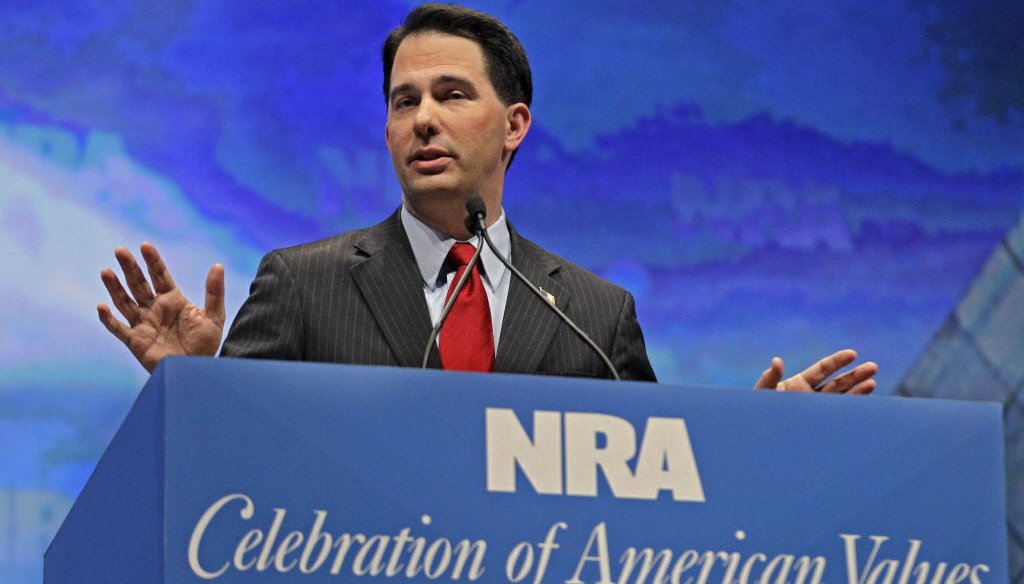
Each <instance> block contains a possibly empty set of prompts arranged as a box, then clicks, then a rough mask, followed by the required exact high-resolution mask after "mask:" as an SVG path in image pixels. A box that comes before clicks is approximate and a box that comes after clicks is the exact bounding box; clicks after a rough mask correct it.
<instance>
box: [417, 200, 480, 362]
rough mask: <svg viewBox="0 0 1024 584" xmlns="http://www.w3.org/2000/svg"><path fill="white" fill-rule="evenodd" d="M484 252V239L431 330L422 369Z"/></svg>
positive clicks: (478, 243) (471, 231)
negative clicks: (442, 326) (461, 291)
mask: <svg viewBox="0 0 1024 584" xmlns="http://www.w3.org/2000/svg"><path fill="white" fill-rule="evenodd" d="M478 199H479V197H478ZM480 204H481V205H482V204H483V201H480ZM484 213H486V211H484ZM466 222H467V223H466V224H467V225H469V223H468V222H469V219H466ZM469 232H470V233H473V230H472V229H470V230H469ZM483 250H484V242H483V238H478V239H477V242H476V251H475V252H473V257H471V258H469V263H467V264H466V269H465V270H464V271H463V272H462V276H461V277H460V278H459V280H458V281H457V282H455V290H453V291H452V292H451V293H450V294H449V295H448V301H447V302H445V303H444V309H443V310H441V318H439V319H437V324H435V325H434V328H432V329H430V338H428V339H427V346H426V347H424V348H423V361H421V362H420V369H426V368H427V361H429V360H430V349H431V347H433V346H434V344H435V343H436V342H437V335H438V334H440V333H441V325H443V324H444V321H445V319H446V318H448V313H449V312H451V311H452V307H453V306H455V300H456V299H457V298H458V297H459V291H460V290H462V288H463V286H465V285H466V282H468V281H469V276H470V275H471V273H472V271H473V268H474V267H476V264H477V262H479V261H480V252H482V251H483Z"/></svg>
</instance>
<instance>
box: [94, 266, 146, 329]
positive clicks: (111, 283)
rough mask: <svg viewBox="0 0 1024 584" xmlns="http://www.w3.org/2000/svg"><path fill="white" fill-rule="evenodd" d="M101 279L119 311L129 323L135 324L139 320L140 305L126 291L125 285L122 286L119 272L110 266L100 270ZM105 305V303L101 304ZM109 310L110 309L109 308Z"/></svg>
mask: <svg viewBox="0 0 1024 584" xmlns="http://www.w3.org/2000/svg"><path fill="white" fill-rule="evenodd" d="M100 280H102V281H103V286H104V287H105V288H106V289H107V293H108V294H110V301H111V302H113V303H114V306H115V307H117V311H118V312H120V313H121V316H123V317H124V318H125V320H127V321H128V324H130V325H134V324H135V323H136V322H138V321H139V307H138V305H137V304H135V301H134V300H132V298H131V296H128V293H127V292H125V290H124V286H121V281H120V280H118V279H117V274H115V273H114V270H111V269H110V268H105V269H103V270H100ZM101 306H105V305H101ZM107 311H108V312H109V311H110V309H109V308H107Z"/></svg>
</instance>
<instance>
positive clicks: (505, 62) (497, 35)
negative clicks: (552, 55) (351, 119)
mask: <svg viewBox="0 0 1024 584" xmlns="http://www.w3.org/2000/svg"><path fill="white" fill-rule="evenodd" d="M427 31H432V32H442V33H445V34H450V35H455V36H460V37H463V38H467V39H469V40H471V41H475V42H476V43H477V44H479V45H480V48H481V49H482V50H483V54H484V66H485V67H486V68H487V76H488V77H490V80H491V85H493V86H494V91H495V92H496V93H497V94H498V98H499V99H500V100H501V101H502V103H504V104H505V105H512V104H514V103H519V102H522V103H525V104H526V105H530V100H532V99H533V80H532V78H531V76H530V63H529V61H528V60H527V59H526V50H525V49H523V45H522V43H520V42H519V39H518V38H516V35H514V34H512V31H510V30H509V29H508V27H507V26H505V25H504V24H502V23H501V21H500V20H498V19H497V18H494V17H493V16H491V15H489V14H484V13H483V12H479V11H477V10H472V9H470V8H464V7H462V6H454V5H451V4H433V3H432V4H422V5H420V6H417V7H416V8H414V9H413V11H412V12H410V13H409V15H408V16H406V17H405V22H403V23H402V25H401V26H399V27H398V28H396V29H394V30H392V31H391V34H389V35H388V38H387V40H385V41H384V47H383V49H382V51H381V52H382V56H383V61H384V101H385V102H387V101H388V91H389V90H390V89H391V68H392V66H394V64H395V53H397V52H398V45H400V44H402V41H403V40H405V37H407V36H409V35H411V34H415V33H419V32H427Z"/></svg>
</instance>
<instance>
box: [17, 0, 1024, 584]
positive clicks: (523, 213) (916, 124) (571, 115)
mask: <svg viewBox="0 0 1024 584" xmlns="http://www.w3.org/2000/svg"><path fill="white" fill-rule="evenodd" d="M634 4H639V5H634ZM811 4H813V5H808V3H806V2H798V1H796V0H781V1H776V2H770V3H765V2H759V1H756V0H735V1H731V2H728V1H727V2H677V1H671V2H669V1H665V2H644V3H642V4H641V3H603V2H593V3H588V2H579V1H560V2H542V1H539V0H506V1H493V2H478V3H473V6H475V7H479V8H481V9H484V10H487V11H490V12H492V13H494V14H495V15H497V16H498V17H500V18H501V19H502V20H504V21H505V22H506V23H507V24H508V25H509V26H510V27H511V28H512V29H513V30H514V31H516V32H517V34H518V35H519V37H520V38H521V39H522V41H523V43H524V45H525V46H526V48H527V51H528V53H529V55H530V58H531V62H532V65H533V71H534V82H535V86H536V92H535V100H534V105H533V108H532V109H533V113H534V126H533V129H532V130H531V132H530V135H529V137H528V139H527V141H526V143H525V144H524V146H523V148H522V150H521V152H520V154H519V156H518V158H517V160H516V163H515V165H514V166H513V168H512V170H511V172H510V174H509V177H508V187H507V189H506V200H505V211H506V212H507V213H508V216H509V217H510V219H511V220H512V221H513V222H514V224H515V225H516V227H517V228H518V229H519V230H520V231H521V232H522V233H524V234H525V235H526V236H528V237H530V238H532V239H534V240H536V241H538V242H539V243H541V244H543V245H545V246H546V247H548V248H550V249H552V250H554V251H555V252H557V253H559V254H561V255H564V256H565V257H567V258H570V259H572V260H573V261H576V262H577V263H580V264H582V265H584V266H586V267H588V268H590V269H592V270H594V271H595V272H597V273H598V274H600V275H602V276H605V277H606V278H608V279H611V280H613V281H615V282H618V283H620V284H622V285H623V286H626V287H627V288H629V289H630V290H632V291H633V293H634V294H635V295H636V298H637V305H638V311H639V317H640V320H641V323H642V324H643V326H644V331H645V334H646V337H647V342H648V347H649V350H650V355H651V359H652V362H653V364H654V366H655V369H656V371H657V373H658V376H659V377H660V378H661V379H663V380H665V381H670V382H674V383H682V384H688V385H721V386H749V385H751V384H752V383H753V381H754V380H755V379H756V377H757V376H758V373H759V372H760V371H761V370H763V369H764V368H765V367H766V366H767V364H768V361H769V359H770V358H771V357H772V356H774V355H781V356H783V357H785V358H786V360H787V363H788V364H789V365H790V367H791V368H794V369H795V368H798V367H803V366H806V365H808V364H809V363H811V362H812V361H813V360H814V359H815V358H817V357H818V356H821V355H823V354H825V353H827V352H830V351H832V350H835V349H839V348H842V347H847V346H849V347H855V348H857V349H858V350H859V351H860V352H861V354H862V355H863V356H864V357H866V358H870V359H873V360H875V361H877V362H878V363H879V365H880V367H881V372H880V374H879V382H880V390H879V391H880V392H883V393H889V392H892V391H894V390H895V388H896V387H897V386H898V385H899V384H900V383H901V381H902V380H903V379H904V377H905V376H906V374H907V372H908V371H909V370H910V369H911V367H912V366H914V365H915V363H917V365H916V367H918V368H920V367H922V366H924V367H925V369H928V368H927V365H928V364H927V363H924V364H923V365H922V364H921V363H920V359H922V358H925V357H922V354H926V355H930V356H931V357H927V358H931V359H948V358H949V356H948V355H945V356H944V355H943V354H942V352H941V351H939V352H935V351H930V352H927V353H925V347H926V346H929V343H930V341H931V339H932V338H933V335H935V334H936V332H937V331H940V326H941V325H943V323H944V322H945V323H948V317H949V316H950V314H951V312H952V311H953V310H954V308H955V307H956V306H957V305H958V304H959V303H960V302H961V300H962V299H963V297H964V295H965V292H966V291H967V290H968V289H969V287H970V286H971V285H972V283H975V282H976V280H978V278H979V275H982V273H981V269H982V265H983V263H984V262H985V260H986V258H989V257H990V256H991V255H992V254H993V253H995V251H998V250H1009V251H1007V252H1005V253H1004V252H1003V251H999V253H1002V254H1003V255H1006V257H1007V258H1008V259H1007V260H1006V261H1005V262H1004V263H1005V265H1006V266H1008V267H1007V268H1006V270H1008V271H1007V272H1006V273H1007V274H1008V275H1006V277H1002V276H1000V278H1001V279H995V280H991V286H992V287H993V288H991V289H992V290H995V291H997V292H998V293H999V294H1000V295H1001V296H1000V298H1010V299H1011V302H1013V299H1014V298H1017V299H1018V300H1016V304H1012V303H1011V304H1010V309H1008V310H1004V311H1003V313H1001V314H1004V316H1002V317H1001V318H1000V320H999V322H1000V324H1001V326H1000V327H997V328H996V332H995V333H991V334H992V335H994V336H993V337H992V338H989V339H987V340H986V341H985V343H980V344H979V346H1009V347H1015V348H1014V349H1012V351H1010V354H1009V355H1008V356H1007V355H1003V358H1004V361H1003V362H1005V363H1008V364H1010V365H1000V363H1001V362H997V361H992V360H989V361H984V360H983V361H984V363H983V365H984V366H986V367H988V368H989V370H987V375H990V376H991V375H996V376H997V377H998V376H999V375H998V374H1000V372H1001V371H1004V370H1005V368H1006V367H1009V368H1010V369H1009V370H1010V371H1011V372H1016V373H1015V375H1017V377H1007V376H1006V375H1003V376H1002V377H1001V379H1003V380H1004V381H1005V383H1006V387H1008V388H1009V389H1008V390H1007V391H1002V392H1000V393H998V394H996V395H993V394H992V391H991V387H990V385H989V383H988V382H987V381H986V380H985V379H986V378H985V377H983V376H979V377H977V378H975V377H972V376H970V375H965V376H964V377H965V378H964V381H963V382H962V383H960V384H958V386H957V391H958V392H959V393H958V395H961V396H962V397H967V398H972V397H982V398H994V399H1000V400H1002V401H1003V402H1004V403H1005V404H1006V405H1007V412H1008V414H1007V425H1008V427H1010V428H1012V429H1014V432H1015V433H1014V436H1017V437H1021V436H1022V435H1024V432H1022V431H1020V427H1021V422H1020V417H1021V412H1024V403H1022V400H1024V398H1022V397H1021V393H1022V392H1021V384H1022V383H1024V378H1021V377H1022V376H1024V372H1021V371H1019V368H1018V369H1012V364H1013V363H1020V362H1024V351H1022V349H1021V344H1020V343H1021V341H1020V338H1021V330H1024V322H1022V321H1024V317H1022V316H1021V314H1024V306H1021V307H1020V309H1018V310H1014V309H1013V307H1014V306H1020V305H1021V304H1024V301H1021V300H1019V299H1020V298H1024V296H1021V295H1019V294H1018V295H1017V296H1013V295H1012V294H1010V295H1008V296H1007V295H1004V294H1003V293H1004V291H1005V290H1007V289H1010V290H1011V291H1012V290H1018V292H1019V291H1020V288H1019V286H1024V280H1022V279H1021V274H1022V273H1024V262H1022V261H1021V248H1022V247H1024V243H1021V241H1024V238H1020V237H1018V238H1017V239H1004V237H1005V236H1006V234H1007V232H1008V231H1009V230H1010V229H1011V228H1012V227H1013V226H1014V225H1015V224H1016V223H1017V222H1018V220H1019V217H1020V215H1021V209H1022V202H1024V194H1022V189H1024V71H1022V67H1024V66H1022V63H1024V49H1022V41H1021V35H1020V31H1021V30H1024V14H1022V13H1024V8H1022V7H1021V5H1020V3H1019V2H1011V1H1009V0H1007V1H981V2H978V1H969V0H958V1H948V0H947V1H944V2H920V1H918V0H893V1H892V2H885V3H881V4H879V5H875V4H867V5H866V4H864V3H863V2H855V1H852V0H829V1H826V2H819V3H811ZM409 7H410V4H408V3H406V2H399V1H397V0H382V1H378V2H372V3H366V4H365V5H360V4H358V3H353V2H341V1H338V2H287V3H285V2H281V3H252V2H221V1H213V0H196V1H193V2H147V1H140V0H118V1H114V2H106V3H96V4H95V5H94V3H85V2H81V3H80V2H64V1H55V0H38V1H36V2H30V3H25V2H4V3H0V226H2V227H0V257H2V259H3V269H2V271H0V299H2V301H0V580H2V581H3V582H9V583H12V584H21V583H27V582H38V581H39V578H40V574H41V565H42V562H41V557H42V552H43V550H44V548H45V546H46V544H47V543H48V541H49V538H50V537H51V536H52V534H53V532H54V531H55V529H56V526H57V525H58V524H59V522H60V520H61V519H62V518H63V515H64V513H65V512H66V510H67V508H68V507H69V505H70V503H71V501H72V500H73V499H74V497H75V496H76V495H77V493H78V491H79V489H80V488H81V486H82V484H83V483H84V481H85V479H86V478H87V476H88V473H89V472H90V471H91V469H92V467H93V466H94V465H95V462H96V460H97V459H98V457H99V455H100V453H101V451H102V449H103V447H104V446H105V445H106V443H107V441H108V440H109V439H110V437H111V436H112V434H113V431H114V430H115V428H116V426H117V424H118V423H119V422H120V420H121V419H122V417H123V416H124V414H125V413H126V412H127V410H128V407H129V405H130V402H131V400H132V399H133V398H134V396H135V395H136V393H137V391H138V389H139V388H140V387H141V386H142V383H143V382H144V380H145V375H144V372H143V371H142V370H141V368H140V367H138V365H136V364H135V363H134V361H133V360H132V359H131V357H130V356H129V355H128V354H127V351H125V350H124V348H123V347H122V346H120V344H119V343H118V342H117V341H116V340H114V339H113V338H111V337H110V336H109V335H108V334H107V333H106V331H105V330H103V328H102V327H101V326H100V324H99V323H98V322H97V320H96V316H95V304H96V303H97V302H100V301H104V300H105V298H104V296H105V294H104V290H103V287H102V286H101V284H100V281H99V277H98V272H99V270H100V268H102V267H105V266H108V265H112V263H113V257H112V253H111V252H112V250H113V248H114V247H115V246H117V245H122V244H123V245H128V246H131V247H133V248H137V246H138V244H139V243H140V242H142V241H152V242H154V243H155V244H157V245H158V246H159V247H160V249H161V250H162V251H163V252H164V253H165V256H166V258H167V261H168V263H169V264H170V266H171V268H172V270H173V273H174V275H175V278H176V280H177V282H178V283H179V284H180V285H181V287H182V288H184V289H185V290H186V291H187V292H188V294H189V295H190V296H191V297H193V298H195V299H200V298H201V296H202V281H203V277H204V275H205V273H206V270H207V269H208V267H209V266H210V264H212V263H213V262H223V263H224V264H225V265H226V267H227V274H228V276H227V289H228V309H229V313H230V314H234V311H235V310H237V307H238V306H239V304H240V303H241V301H242V300H243V299H244V297H245V294H246V291H247V287H248V283H249V281H250V279H251V278H252V276H253V274H254V272H255V268H256V265H257V263H258V261H259V258H260V256H261V255H262V254H263V253H265V252H266V251H268V250H270V249H273V248H276V247H281V246H286V245H292V244H296V243H300V242H304V241H309V240H312V239H316V238H320V237H326V236H329V235H331V234H334V233H337V232H339V231H343V230H346V229H351V228H355V227H361V226H366V225H369V224H372V223H375V222H377V221H379V220H380V219H382V218H383V217H384V216H386V215H387V214H388V213H390V212H391V211H392V210H394V209H395V208H396V207H397V205H398V204H399V200H400V194H399V191H398V189H397V187H396V184H395V181H394V178H393V173H392V169H391V161H390V158H389V157H388V154H387V152H386V150H385V148H384V139H383V126H384V121H385V103H384V99H383V96H382V93H381V87H380V85H381V71H380V63H379V47H380V43H381V41H382V39H383V38H384V36H385V35H386V33H387V31H388V30H389V29H390V28H392V27H393V26H395V25H396V24H397V23H398V22H399V21H400V20H401V18H402V16H403V15H404V14H405V12H406V11H407V10H408V9H409ZM1008 241H1009V242H1011V243H1012V242H1016V243H1015V244H1013V245H1010V244H1007V242H1008ZM1014 245H1016V247H1014ZM1014 250H1016V251H1014ZM1007 254H1008V255H1007ZM1001 273H1002V272H1001ZM986 278H991V276H986ZM1007 278H1009V280H1007ZM980 282H981V283H980V284H976V285H975V286H974V288H972V293H975V292H974V290H976V289H978V287H979V286H980V292H977V294H981V296H980V298H985V297H986V296H985V294H986V291H987V290H989V289H990V288H989V286H990V284H989V282H990V280H989V279H982V280H981V281H980ZM1008 282H1009V284H1008ZM1007 286H1011V288H1007ZM1012 286H1018V288H1013V287H1012ZM993 302H995V300H993ZM982 303H983V304H984V301H982ZM1014 319H1016V320H1014ZM971 346H973V345H971ZM1004 352H1005V351H1004ZM985 363H987V365H985ZM1000 367H1003V368H1004V369H1000ZM867 438H869V439H870V438H873V437H867ZM878 438H879V439H880V437H878ZM1021 439H1024V438H1017V441H1018V442H1019V441H1020V440H1021ZM1008 448H1009V450H1008V452H1010V453H1011V455H1013V456H1016V458H1015V460H1019V461H1024V454H1022V450H1021V445H1020V444H1010V445H1008ZM1013 453H1016V454H1013ZM1019 475H1020V471H1019V470H1018V469H1017V468H1016V467H1015V466H1011V468H1010V482H1011V484H1010V487H1009V492H1010V498H1011V501H1010V505H1009V508H1010V512H1011V517H1010V518H1009V529H1010V537H1009V540H1010V558H1011V560H1010V561H1011V564H1010V566H1011V574H1016V575H1017V576H1016V579H1017V581H1020V580H1021V579H1022V576H1021V573H1022V572H1021V571H1022V570H1024V529H1022V528H1024V502H1022V501H1024V482H1022V481H1021V480H1020V476H1019Z"/></svg>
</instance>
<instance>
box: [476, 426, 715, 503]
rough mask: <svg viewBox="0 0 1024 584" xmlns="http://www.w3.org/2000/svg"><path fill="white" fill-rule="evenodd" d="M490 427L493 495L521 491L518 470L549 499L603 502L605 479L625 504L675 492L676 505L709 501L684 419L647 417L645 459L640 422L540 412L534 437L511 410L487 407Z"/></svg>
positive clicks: (489, 479) (489, 484)
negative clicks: (569, 497) (600, 479)
mask: <svg viewBox="0 0 1024 584" xmlns="http://www.w3.org/2000/svg"><path fill="white" fill-rule="evenodd" d="M486 424H487V490H488V491H495V492H501V493H514V492H516V467H517V466H518V467H519V469H520V470H521V471H522V473H523V475H524V476H525V477H526V479H527V480H528V481H529V483H530V486H532V487H533V490H534V491H535V492H537V493H542V494H545V495H574V496H579V497H596V496H597V490H598V487H597V483H598V475H599V474H601V475H603V476H604V480H605V481H606V482H607V484H608V487H609V488H610V489H611V492H612V495H614V496H615V497H617V498H620V499H657V498H658V494H659V493H660V492H661V491H669V492H671V493H672V498H673V499H674V500H676V501H696V502H703V501H704V488H703V487H702V486H701V482H700V474H699V473H698V472H697V461H696V460H695V459H694V457H693V448H692V447H691V446H690V435H689V434H688V433H687V431H686V422H685V421H684V420H682V419H681V418H657V417H651V418H647V423H646V425H645V427H644V433H643V437H642V438H641V440H640V448H639V454H637V433H636V429H635V428H633V425H632V424H631V423H629V421H627V420H624V419H622V418H619V417H616V416H611V415H607V414H594V413H585V412H565V413H562V412H549V411H535V412H533V424H532V426H533V436H530V435H529V434H528V433H527V431H526V430H525V429H524V428H523V425H522V424H521V423H520V421H519V418H518V417H516V414H515V412H514V411H512V410H511V409H507V408H487V412H486ZM634 459H635V460H634ZM599 470H600V473H599V472H598V471H599Z"/></svg>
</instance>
